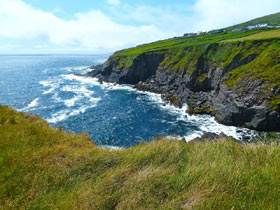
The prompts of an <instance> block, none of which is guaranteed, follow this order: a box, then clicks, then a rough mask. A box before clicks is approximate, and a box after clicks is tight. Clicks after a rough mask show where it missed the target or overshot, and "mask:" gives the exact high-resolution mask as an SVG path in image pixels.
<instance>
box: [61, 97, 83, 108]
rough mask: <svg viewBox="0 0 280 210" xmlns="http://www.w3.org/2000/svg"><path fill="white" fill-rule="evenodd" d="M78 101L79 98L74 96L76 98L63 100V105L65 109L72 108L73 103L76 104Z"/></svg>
mask: <svg viewBox="0 0 280 210" xmlns="http://www.w3.org/2000/svg"><path fill="white" fill-rule="evenodd" d="M80 99H81V97H80V96H76V97H74V98H71V99H68V100H65V101H64V104H65V105H66V106H67V107H71V106H74V105H75V103H76V102H77V101H79V100H80Z"/></svg>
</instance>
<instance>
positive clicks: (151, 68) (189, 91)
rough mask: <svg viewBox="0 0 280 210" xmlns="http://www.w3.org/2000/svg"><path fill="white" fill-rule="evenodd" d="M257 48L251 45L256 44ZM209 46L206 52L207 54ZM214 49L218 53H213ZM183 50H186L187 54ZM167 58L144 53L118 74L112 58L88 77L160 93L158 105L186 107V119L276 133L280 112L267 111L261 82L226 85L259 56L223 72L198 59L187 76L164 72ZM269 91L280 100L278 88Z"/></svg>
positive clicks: (235, 62)
mask: <svg viewBox="0 0 280 210" xmlns="http://www.w3.org/2000/svg"><path fill="white" fill-rule="evenodd" d="M255 44H256V43H255ZM209 48H213V46H211V45H210V46H208V48H206V50H205V51H209ZM216 48H217V47H216ZM186 50H188V49H186ZM166 56H168V52H160V53H158V52H157V53H149V54H147V53H143V54H140V55H138V56H137V57H136V58H134V60H133V62H132V65H131V66H130V67H129V68H124V67H122V68H120V64H119V62H118V61H115V60H114V59H113V58H112V56H111V57H110V58H109V59H108V60H107V61H106V62H105V63H104V65H98V66H94V67H93V68H94V70H93V71H91V72H89V73H88V74H87V76H91V77H97V78H98V79H99V81H101V82H102V81H104V82H113V83H118V84H130V85H135V87H136V88H137V89H138V90H142V91H150V92H155V93H160V94H161V95H162V98H163V100H165V101H166V102H170V103H172V104H173V105H175V106H177V107H182V105H183V104H187V105H188V106H189V110H188V112H189V113H190V114H209V115H212V116H215V119H216V120H217V121H218V122H220V123H222V124H225V125H231V126H236V127H244V128H249V129H253V130H257V131H280V108H279V109H277V110H273V109H271V108H270V107H269V106H268V105H267V99H266V96H265V95H264V94H263V92H264V91H266V89H265V86H266V82H265V81H262V80H257V79H254V78H252V77H248V78H247V79H243V80H241V81H240V82H239V83H237V84H236V85H234V86H232V87H229V86H227V85H226V84H225V81H226V80H227V79H228V72H229V71H231V70H232V69H235V68H237V67H239V66H242V65H246V64H248V63H250V62H251V61H253V60H254V59H256V58H257V57H258V55H256V54H254V53H252V54H249V55H248V56H247V57H246V58H241V56H240V55H238V54H237V55H236V56H235V57H234V58H233V59H232V60H231V62H230V63H228V64H227V66H225V65H223V64H222V63H221V64H219V65H217V64H215V65H213V61H212V60H211V62H210V59H209V58H207V56H206V55H204V54H203V53H202V54H200V56H199V57H198V58H197V60H195V61H194V64H193V65H194V66H193V68H194V69H195V70H193V71H192V72H189V71H188V70H181V71H174V70H173V69H172V68H174V67H173V66H171V67H169V68H166V67H164V66H163V62H164V59H166ZM269 91H272V92H273V93H274V94H275V95H276V96H277V95H279V94H280V89H279V87H278V88H276V89H274V90H269Z"/></svg>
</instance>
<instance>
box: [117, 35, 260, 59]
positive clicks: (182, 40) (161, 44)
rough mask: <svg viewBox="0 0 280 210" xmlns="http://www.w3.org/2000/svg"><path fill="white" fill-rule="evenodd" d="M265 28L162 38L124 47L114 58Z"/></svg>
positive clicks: (211, 41) (223, 38)
mask: <svg viewBox="0 0 280 210" xmlns="http://www.w3.org/2000/svg"><path fill="white" fill-rule="evenodd" d="M262 31H264V30H251V31H235V32H232V31H229V32H226V33H221V34H200V35H196V36H193V37H176V38H171V39H167V40H161V41H157V42H153V43H149V44H143V45H139V46H136V47H133V48H129V49H124V50H120V51H117V52H116V53H114V55H113V56H112V59H117V58H119V57H128V56H132V55H134V56H135V55H140V54H142V53H148V52H155V51H160V50H166V49H171V48H178V47H179V48H180V47H188V46H195V45H201V44H209V43H214V42H219V41H223V40H228V39H235V38H242V37H245V36H250V35H253V34H256V33H260V32H262Z"/></svg>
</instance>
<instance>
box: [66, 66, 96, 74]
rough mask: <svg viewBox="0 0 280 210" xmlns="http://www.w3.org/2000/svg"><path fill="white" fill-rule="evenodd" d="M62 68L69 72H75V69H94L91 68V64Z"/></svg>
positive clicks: (84, 71)
mask: <svg viewBox="0 0 280 210" xmlns="http://www.w3.org/2000/svg"><path fill="white" fill-rule="evenodd" d="M61 70H65V71H68V72H74V71H80V72H82V73H87V72H90V71H92V69H90V68H89V66H71V67H63V68H61Z"/></svg>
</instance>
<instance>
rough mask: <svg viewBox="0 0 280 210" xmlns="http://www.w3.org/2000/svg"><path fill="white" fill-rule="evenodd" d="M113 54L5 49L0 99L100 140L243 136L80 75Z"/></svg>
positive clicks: (155, 98)
mask: <svg viewBox="0 0 280 210" xmlns="http://www.w3.org/2000/svg"><path fill="white" fill-rule="evenodd" d="M108 57H109V55H1V56H0V104H1V105H8V106H10V107H13V108H15V109H16V110H18V111H22V112H26V113H30V114H33V115H37V116H40V117H42V118H43V119H45V120H46V121H47V122H48V123H49V124H50V125H51V126H53V127H56V128H57V127H59V126H61V127H62V128H63V129H64V130H66V131H69V132H75V133H80V132H86V133H88V134H89V135H90V136H91V138H92V139H93V141H94V142H95V144H96V145H98V146H103V147H109V148H119V147H130V146H133V145H137V144H139V143H141V142H146V141H152V140H153V139H154V138H155V137H158V136H166V137H168V138H175V137H176V138H180V139H184V140H186V141H188V140H190V139H192V138H194V137H198V136H201V135H202V134H203V133H204V132H213V133H217V134H219V133H220V132H224V133H225V134H226V135H229V136H233V137H234V138H237V139H238V138H240V137H241V136H240V132H239V131H240V129H239V128H236V127H232V126H224V125H221V124H219V123H217V122H216V121H215V120H214V118H213V117H211V116H208V115H192V116H190V115H188V114H187V113H186V110H187V108H188V107H187V105H185V106H184V107H183V108H182V109H179V108H175V107H173V106H171V105H168V104H167V105H166V104H165V103H164V102H163V101H162V100H161V97H160V95H158V94H154V93H148V92H142V91H137V90H135V89H134V88H133V87H131V86H128V85H114V84H109V83H102V84H100V83H99V82H98V81H97V80H96V79H95V78H88V77H81V76H77V74H84V73H86V72H88V71H90V70H89V69H88V67H89V66H92V65H94V64H100V63H103V62H104V61H105V60H106V59H107V58H108Z"/></svg>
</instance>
